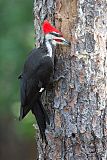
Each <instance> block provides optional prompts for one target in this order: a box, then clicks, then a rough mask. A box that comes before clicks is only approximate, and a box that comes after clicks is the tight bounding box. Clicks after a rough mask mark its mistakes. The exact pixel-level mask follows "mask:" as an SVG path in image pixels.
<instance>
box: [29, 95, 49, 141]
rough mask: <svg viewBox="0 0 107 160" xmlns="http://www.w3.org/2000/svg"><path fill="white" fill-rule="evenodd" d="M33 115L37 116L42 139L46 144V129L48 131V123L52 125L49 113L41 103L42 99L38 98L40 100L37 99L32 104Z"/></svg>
mask: <svg viewBox="0 0 107 160" xmlns="http://www.w3.org/2000/svg"><path fill="white" fill-rule="evenodd" d="M31 108H32V109H31V110H32V113H33V114H34V115H35V118H36V121H37V124H38V126H39V129H40V134H41V137H42V140H43V139H44V140H45V142H46V136H45V129H46V122H47V123H48V124H50V121H49V118H48V115H47V112H46V111H45V109H44V107H43V104H42V102H41V97H38V99H35V100H34V101H33V103H32V107H31Z"/></svg>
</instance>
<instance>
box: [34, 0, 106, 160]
mask: <svg viewBox="0 0 107 160" xmlns="http://www.w3.org/2000/svg"><path fill="white" fill-rule="evenodd" d="M46 16H47V18H48V19H49V21H50V22H51V23H53V24H55V25H56V27H57V28H59V29H60V30H61V32H62V33H63V35H64V37H65V38H66V39H68V40H70V41H71V43H72V45H71V48H66V47H58V48H57V50H56V53H55V54H56V56H57V59H58V60H57V64H56V69H55V75H54V76H55V78H56V77H59V76H60V75H61V76H65V79H62V80H60V81H59V82H58V83H57V84H56V86H55V88H54V90H53V91H52V92H50V93H48V100H47V102H48V103H47V102H45V103H46V104H47V105H48V106H49V107H48V110H50V112H49V113H50V120H51V125H50V126H47V130H46V136H47V140H48V145H45V144H42V142H41V140H40V138H38V151H39V160H43V159H46V160H106V159H107V58H106V57H107V1H106V0H100V1H99V0H78V1H77V0H56V1H55V0H35V1H34V17H35V20H34V26H35V30H36V44H37V46H39V44H40V42H42V39H43V34H42V31H41V23H42V22H43V20H44V18H45V17H46ZM38 135H39V134H38Z"/></svg>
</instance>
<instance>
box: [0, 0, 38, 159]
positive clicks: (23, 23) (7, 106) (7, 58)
mask: <svg viewBox="0 0 107 160" xmlns="http://www.w3.org/2000/svg"><path fill="white" fill-rule="evenodd" d="M32 48H34V27H33V0H32V1H31V0H0V160H9V159H10V160H23V159H26V160H33V159H35V157H36V142H35V129H34V127H33V124H34V123H35V119H34V117H33V116H32V114H29V115H28V116H27V117H26V118H25V119H24V120H23V121H22V122H19V121H18V116H19V107H20V102H19V100H20V95H19V80H18V75H19V74H20V72H21V70H22V67H23V63H24V61H25V58H26V56H27V55H28V54H29V52H30V50H31V49H32Z"/></svg>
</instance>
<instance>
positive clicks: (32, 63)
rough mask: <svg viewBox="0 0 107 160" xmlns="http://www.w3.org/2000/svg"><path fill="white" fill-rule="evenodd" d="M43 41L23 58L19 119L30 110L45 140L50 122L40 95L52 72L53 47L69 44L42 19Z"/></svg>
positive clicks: (45, 88)
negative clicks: (47, 125)
mask: <svg viewBox="0 0 107 160" xmlns="http://www.w3.org/2000/svg"><path fill="white" fill-rule="evenodd" d="M42 30H43V33H44V42H43V43H42V44H41V46H40V47H38V48H34V49H33V50H32V51H31V52H30V53H29V55H28V57H27V58H26V60H25V63H24V66H23V69H22V72H21V74H20V76H19V79H20V101H21V106H20V115H19V120H20V121H21V120H22V119H23V118H24V117H25V116H26V115H27V114H28V112H29V111H31V112H32V113H33V114H34V116H35V118H36V121H37V124H38V126H39V130H40V135H41V138H42V140H45V141H46V135H45V130H46V124H50V120H49V117H48V114H47V112H46V110H45V108H44V106H43V104H42V99H41V95H42V94H43V92H44V91H45V90H47V88H48V85H49V83H50V79H51V77H52V76H53V72H54V63H53V58H52V57H53V48H55V47H56V45H57V44H59V45H70V42H69V41H67V40H66V39H65V38H64V37H63V35H62V33H61V32H60V31H59V30H58V29H56V28H55V27H54V26H53V25H51V24H50V23H49V21H48V20H44V22H43V24H42Z"/></svg>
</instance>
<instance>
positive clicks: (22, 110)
mask: <svg viewBox="0 0 107 160" xmlns="http://www.w3.org/2000/svg"><path fill="white" fill-rule="evenodd" d="M29 111H30V108H29V107H28V106H24V107H23V106H21V108H20V116H19V121H21V120H22V119H23V118H24V117H25V116H26V115H27V114H28V112H29Z"/></svg>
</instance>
